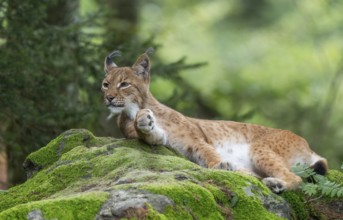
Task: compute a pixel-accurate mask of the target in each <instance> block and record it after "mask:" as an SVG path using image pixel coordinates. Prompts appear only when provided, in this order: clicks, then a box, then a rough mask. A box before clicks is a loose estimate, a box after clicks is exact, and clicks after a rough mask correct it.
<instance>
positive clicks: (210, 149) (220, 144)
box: [102, 52, 327, 193]
mask: <svg viewBox="0 0 343 220" xmlns="http://www.w3.org/2000/svg"><path fill="white" fill-rule="evenodd" d="M113 54H115V52H114V53H113ZM111 62H112V61H111V60H109V57H106V60H105V67H104V69H105V72H106V75H105V78H104V80H103V83H102V91H103V94H104V100H105V104H106V106H107V107H108V108H109V109H110V110H111V112H112V113H113V114H118V126H119V128H120V130H121V132H122V133H123V135H124V136H125V137H127V138H139V139H142V140H144V141H145V142H147V143H149V144H152V145H155V144H162V145H167V146H170V147H172V148H174V149H176V150H177V151H179V152H180V153H181V154H183V155H185V156H186V157H187V158H188V159H189V160H191V161H193V162H195V163H197V164H199V165H201V166H204V167H208V168H217V169H226V170H233V171H243V172H248V173H251V174H252V175H255V176H259V177H261V178H263V180H262V182H263V183H265V184H266V185H267V186H268V187H269V188H270V189H271V190H272V191H273V192H275V193H281V192H282V191H284V190H287V189H295V188H297V187H298V186H299V184H300V182H301V178H300V177H298V176H296V175H295V174H293V173H292V172H290V168H291V167H292V166H293V165H295V164H298V163H300V164H308V165H310V166H313V167H318V166H317V165H316V164H319V165H320V169H319V168H318V170H320V172H321V174H325V173H326V171H327V162H326V160H325V159H324V158H323V157H321V156H319V155H317V154H316V153H314V152H313V151H312V150H311V149H310V147H309V145H308V143H307V142H306V140H305V139H303V138H302V137H300V136H298V135H295V134H294V133H292V132H290V131H286V130H279V129H273V128H267V127H263V126H259V125H254V124H247V123H239V122H233V121H210V120H200V119H195V118H190V117H186V116H184V115H182V114H181V113H179V112H177V111H175V110H173V109H171V108H169V107H167V106H165V105H163V104H161V103H159V102H158V101H157V100H156V99H155V98H154V97H153V95H152V94H151V93H150V91H149V82H150V61H149V57H148V54H147V53H144V54H142V55H141V56H140V57H139V58H138V59H137V61H136V62H135V63H134V65H133V66H132V67H117V65H115V64H114V63H111Z"/></svg>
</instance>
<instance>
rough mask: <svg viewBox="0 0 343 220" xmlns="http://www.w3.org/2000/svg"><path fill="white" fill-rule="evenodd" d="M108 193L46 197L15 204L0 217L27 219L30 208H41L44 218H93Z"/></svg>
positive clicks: (0, 214)
mask: <svg viewBox="0 0 343 220" xmlns="http://www.w3.org/2000/svg"><path fill="white" fill-rule="evenodd" d="M107 198H108V193H105V192H96V193H95V192H93V193H88V194H84V195H75V196H71V197H65V198H62V199H48V200H42V201H39V202H29V203H25V204H22V205H18V206H15V207H13V208H10V209H8V210H6V211H3V212H1V213H0V219H9V220H10V219H27V216H28V213H29V212H31V211H32V210H37V209H39V210H41V211H42V213H43V217H44V218H45V219H85V220H86V219H94V217H95V216H96V214H97V212H98V211H99V210H100V207H101V206H102V204H103V203H104V202H105V201H106V199H107Z"/></svg>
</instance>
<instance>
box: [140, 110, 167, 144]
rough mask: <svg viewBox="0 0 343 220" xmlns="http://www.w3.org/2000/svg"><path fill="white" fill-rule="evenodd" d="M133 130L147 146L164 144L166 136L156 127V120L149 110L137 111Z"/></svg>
mask: <svg viewBox="0 0 343 220" xmlns="http://www.w3.org/2000/svg"><path fill="white" fill-rule="evenodd" d="M135 128H136V131H137V133H138V135H139V137H140V138H142V139H143V140H144V141H145V142H147V143H148V144H166V141H167V135H166V133H165V131H164V130H163V129H162V128H160V127H159V126H158V125H157V122H156V118H155V116H154V114H153V112H152V111H151V110H150V109H141V110H139V111H138V113H137V115H136V119H135Z"/></svg>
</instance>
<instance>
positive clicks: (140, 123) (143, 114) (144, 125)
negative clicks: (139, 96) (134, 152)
mask: <svg viewBox="0 0 343 220" xmlns="http://www.w3.org/2000/svg"><path fill="white" fill-rule="evenodd" d="M136 126H137V129H138V130H139V131H141V132H142V133H144V134H148V133H151V132H152V131H153V130H154V127H155V118H154V114H153V113H152V111H151V110H150V109H142V110H140V111H139V112H138V113H137V116H136Z"/></svg>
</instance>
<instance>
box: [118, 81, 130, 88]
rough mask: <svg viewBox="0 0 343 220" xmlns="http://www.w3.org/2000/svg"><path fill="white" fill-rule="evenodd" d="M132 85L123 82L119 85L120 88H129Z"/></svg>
mask: <svg viewBox="0 0 343 220" xmlns="http://www.w3.org/2000/svg"><path fill="white" fill-rule="evenodd" d="M130 85H131V84H130V83H128V82H121V83H119V86H118V87H119V88H127V87H129V86H130Z"/></svg>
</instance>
